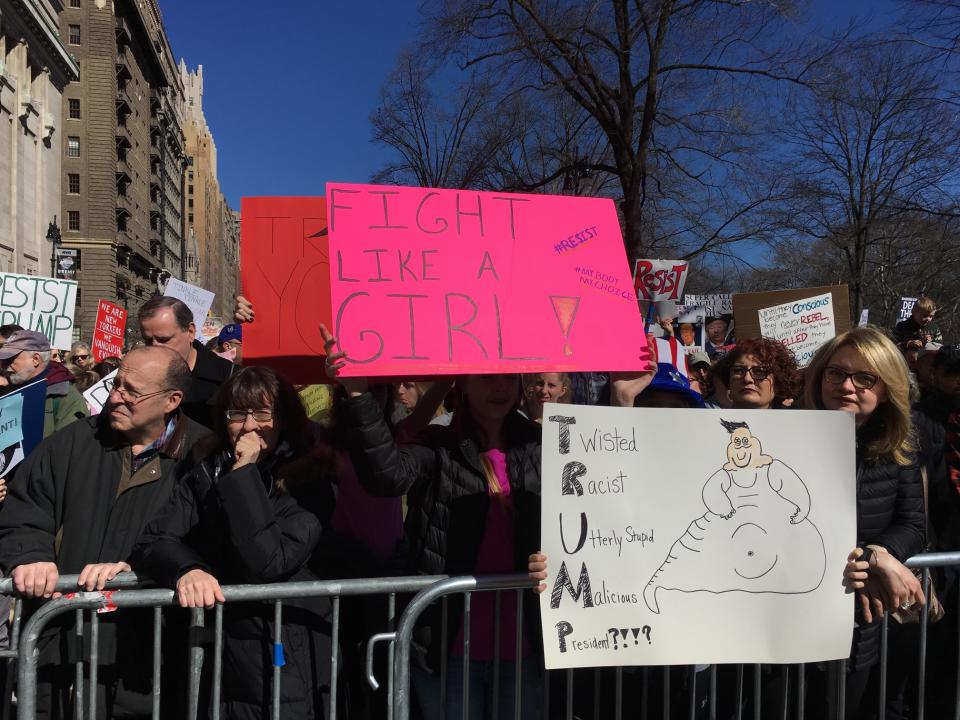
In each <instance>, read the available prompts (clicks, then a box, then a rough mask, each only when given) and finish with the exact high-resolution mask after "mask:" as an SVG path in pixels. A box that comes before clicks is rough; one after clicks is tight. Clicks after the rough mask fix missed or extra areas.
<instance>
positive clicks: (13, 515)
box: [0, 348, 207, 717]
mask: <svg viewBox="0 0 960 720" xmlns="http://www.w3.org/2000/svg"><path fill="white" fill-rule="evenodd" d="M189 386H190V371H189V368H188V367H187V365H186V363H185V362H184V361H183V359H182V358H181V357H180V356H178V355H177V354H176V353H174V352H172V351H171V350H168V349H165V348H140V349H137V350H133V351H131V352H130V353H129V354H128V355H127V357H126V358H124V360H123V363H121V365H120V369H119V371H118V372H117V376H116V379H115V383H114V386H113V389H112V391H111V392H110V396H109V399H108V401H107V405H106V407H104V410H103V412H102V413H101V414H100V415H99V416H98V417H96V418H86V419H84V420H81V421H78V422H75V423H73V424H72V425H70V426H69V427H67V428H65V429H64V430H62V431H60V432H58V433H55V434H54V435H53V436H52V437H50V438H48V439H46V440H44V441H43V442H42V443H41V444H40V445H39V446H38V447H37V448H36V450H34V452H33V453H31V455H30V457H28V458H27V459H26V460H25V461H24V463H23V465H22V466H21V467H20V468H18V472H17V473H16V475H15V477H14V478H13V479H12V481H11V485H10V494H9V496H8V498H7V501H6V505H5V507H4V509H3V512H2V513H0V568H2V570H3V571H4V573H5V574H9V575H12V577H13V580H14V585H15V586H16V588H17V590H18V592H20V593H21V594H23V595H24V596H26V597H32V598H50V597H52V596H53V594H54V589H55V587H56V583H57V579H58V577H59V575H60V574H61V573H63V574H67V573H80V574H81V581H82V582H83V584H84V587H86V589H88V590H92V589H95V588H96V589H102V587H103V584H104V583H105V582H106V581H107V580H109V579H112V578H113V577H114V576H115V575H116V574H117V573H119V572H122V571H124V570H127V569H129V566H128V565H127V564H126V562H125V561H126V560H127V558H128V557H129V555H130V553H131V551H132V549H133V545H134V543H135V542H136V540H137V537H138V536H139V535H140V533H141V532H142V530H143V529H144V527H145V526H146V524H147V522H148V521H149V520H150V519H151V518H152V517H153V515H155V514H156V513H157V512H158V511H159V510H160V509H161V508H162V507H163V506H164V504H165V503H166V502H167V500H168V499H169V497H170V494H171V492H172V489H173V486H174V484H175V482H176V480H177V479H178V478H179V477H180V476H182V475H183V474H184V473H185V472H186V470H187V466H188V462H189V457H190V454H189V451H190V449H191V448H192V446H193V445H194V443H195V442H196V441H197V440H198V439H200V438H201V437H203V436H205V435H206V434H207V432H206V430H205V429H204V428H202V427H201V426H199V425H197V424H196V423H194V422H192V421H191V420H190V419H188V418H186V417H185V416H183V414H182V413H181V412H180V404H181V402H182V400H183V397H184V395H185V393H186V392H187V390H188V389H189ZM118 615H119V614H118ZM109 619H110V620H114V618H109ZM138 619H139V620H140V622H135V621H136V620H138ZM121 625H122V627H121ZM151 632H152V628H151V625H150V623H149V621H147V622H143V618H142V617H139V618H138V616H137V613H136V612H135V611H126V612H125V613H124V614H123V617H118V618H117V619H116V620H115V621H113V622H103V623H102V624H101V628H100V637H101V646H100V662H101V663H103V665H104V666H103V667H102V668H101V674H100V678H101V683H102V685H101V687H100V688H99V690H100V692H101V694H104V693H105V696H106V697H109V698H110V702H109V703H106V708H105V711H104V712H105V715H98V716H106V717H113V716H124V717H138V716H140V715H141V714H145V715H146V716H149V711H150V693H149V689H150V688H149V682H148V681H147V680H146V679H148V678H149V677H150V674H149V670H150V667H149V660H145V658H149V657H150V653H148V652H146V651H145V648H148V647H150V646H151V640H150V633H151ZM73 641H74V635H73V633H62V634H58V633H57V632H56V631H55V630H54V631H53V632H50V633H49V634H47V635H46V636H45V637H44V638H43V639H42V640H41V645H40V648H39V649H40V664H41V671H42V673H43V679H42V681H41V685H42V686H43V687H41V688H40V690H41V692H38V709H39V710H40V711H41V714H42V715H43V714H44V713H51V714H52V715H53V716H57V715H59V716H61V717H65V715H63V714H62V713H63V711H64V710H65V709H66V706H67V704H68V703H69V695H70V694H69V686H70V682H71V678H70V675H71V673H72V671H71V670H70V669H69V665H66V662H67V661H68V659H69V658H70V657H71V655H72V653H73V652H74V651H75V649H76V648H72V647H71V646H70V644H71V643H73ZM145 662H146V666H145V664H144V663H145Z"/></svg>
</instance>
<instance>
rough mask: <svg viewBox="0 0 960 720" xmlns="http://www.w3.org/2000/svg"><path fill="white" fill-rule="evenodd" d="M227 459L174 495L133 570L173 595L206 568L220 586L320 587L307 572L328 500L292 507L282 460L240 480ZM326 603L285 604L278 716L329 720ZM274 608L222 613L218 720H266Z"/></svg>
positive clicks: (199, 472)
mask: <svg viewBox="0 0 960 720" xmlns="http://www.w3.org/2000/svg"><path fill="white" fill-rule="evenodd" d="M232 462H233V460H232V458H231V457H230V455H229V454H226V453H218V454H216V455H214V456H212V457H209V458H207V459H206V460H204V461H203V462H202V463H200V464H199V465H198V466H197V467H196V468H195V470H194V471H193V472H191V473H190V474H189V475H188V476H186V477H185V478H184V479H183V480H182V481H181V482H180V483H179V484H178V486H177V488H176V490H175V492H174V495H173V497H172V498H171V499H170V502H169V503H168V504H167V506H166V507H165V508H164V509H163V510H162V511H161V512H160V514H159V515H158V516H157V517H156V518H154V520H153V521H152V522H151V523H150V524H149V526H148V527H147V529H146V531H145V533H144V534H143V536H142V537H141V539H140V541H139V542H138V543H137V547H136V549H135V550H134V553H133V558H132V561H131V564H132V565H133V567H134V570H136V571H137V572H141V573H145V574H146V575H148V576H150V577H151V578H153V579H154V580H156V581H157V582H158V583H161V584H163V585H166V586H167V587H171V588H175V587H176V583H177V580H179V578H180V577H181V575H183V574H184V573H185V572H187V571H188V570H190V569H193V568H201V569H203V570H206V571H207V572H209V573H211V574H212V575H214V576H215V577H216V578H217V579H218V580H219V582H220V583H221V584H222V585H231V584H242V583H252V584H261V583H271V582H281V581H287V580H315V579H316V576H315V575H313V574H312V573H310V572H309V571H308V570H307V565H308V562H309V561H310V559H311V556H312V554H313V552H314V549H315V548H316V546H317V543H318V542H319V540H320V535H321V521H322V519H323V518H326V517H329V515H330V513H331V512H332V494H331V493H330V492H327V490H328V489H327V488H323V487H319V486H318V485H317V484H316V483H314V484H311V483H304V484H302V485H301V486H300V488H299V490H298V491H295V492H297V497H294V496H292V495H290V494H287V493H285V492H280V491H279V490H278V484H277V465H278V463H277V460H276V458H268V459H266V460H263V461H261V462H260V463H259V464H258V465H247V466H245V467H242V468H240V469H238V470H236V471H231V470H229V468H230V466H231V465H232ZM329 608H330V606H329V603H328V602H327V601H326V600H322V599H312V600H302V601H285V602H284V605H283V626H282V627H283V629H282V633H281V637H282V641H283V650H284V659H285V662H286V665H285V666H284V668H283V682H282V683H281V695H280V702H281V705H282V710H281V714H282V715H283V717H285V718H314V717H323V714H324V706H325V703H326V700H325V699H324V698H325V696H326V695H327V694H328V693H329V688H330V676H329V664H330V663H329V659H330V652H331V644H330V640H329V635H330V626H329V623H328V616H329ZM273 612H274V608H273V604H272V603H258V604H250V603H240V604H236V605H231V604H228V605H226V606H225V609H224V646H223V689H222V696H221V711H222V716H223V717H225V718H228V719H236V718H251V719H252V718H261V717H266V716H268V715H269V708H270V703H271V685H272V679H271V678H272V673H273V653H274V649H273V642H274V633H273V627H274V623H273Z"/></svg>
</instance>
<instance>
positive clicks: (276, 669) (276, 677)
mask: <svg viewBox="0 0 960 720" xmlns="http://www.w3.org/2000/svg"><path fill="white" fill-rule="evenodd" d="M285 664H286V660H285V659H284V656H283V603H282V602H280V601H279V600H277V601H276V602H275V603H274V604H273V687H272V692H273V703H272V713H271V715H270V717H271V718H272V720H280V669H281V668H282V667H283V666H284V665H285Z"/></svg>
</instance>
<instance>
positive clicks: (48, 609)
mask: <svg viewBox="0 0 960 720" xmlns="http://www.w3.org/2000/svg"><path fill="white" fill-rule="evenodd" d="M444 579H445V576H416V577H397V578H372V579H358V580H330V581H315V582H289V583H275V584H271V585H235V586H225V587H223V588H222V591H223V595H224V598H225V600H226V603H228V604H234V603H242V602H251V603H252V602H256V603H264V602H272V603H273V619H274V643H275V647H277V645H279V644H280V643H281V631H282V627H283V603H284V601H289V600H294V599H304V598H320V597H326V598H330V600H331V603H332V621H331V626H332V637H331V644H332V648H333V650H332V653H331V657H330V664H331V678H332V682H331V687H330V695H329V709H328V716H327V717H328V718H330V719H331V720H333V719H335V718H336V713H337V682H336V678H337V675H338V663H339V653H338V634H339V628H340V622H339V620H340V601H341V598H344V597H350V596H385V597H386V598H387V599H388V604H387V618H385V620H386V622H387V623H388V624H389V625H391V626H392V624H393V622H394V620H395V613H396V600H397V595H398V594H413V593H418V592H420V591H421V590H424V589H426V588H429V587H431V586H432V585H434V584H436V583H437V582H439V581H442V580H444ZM58 587H59V586H58ZM73 589H76V580H75V579H74V585H73ZM175 602H176V600H175V594H174V592H173V591H172V590H166V589H149V590H146V589H129V590H127V589H118V590H115V591H112V592H110V593H109V594H107V593H105V592H76V593H71V594H70V596H64V597H60V598H57V599H54V600H50V601H48V602H47V603H45V604H44V605H42V606H40V608H38V609H37V611H36V612H35V613H34V614H33V616H32V617H31V618H30V619H29V621H27V623H26V625H25V626H24V628H23V631H22V633H21V638H20V645H19V655H18V664H19V668H18V687H17V696H18V703H17V717H18V720H34V718H35V717H36V713H37V669H38V660H39V653H38V648H37V643H38V641H39V639H40V637H41V634H42V633H43V631H44V629H45V628H46V627H48V625H49V624H50V623H51V621H53V620H54V619H55V618H58V617H60V616H63V615H65V614H68V613H75V614H76V625H75V628H74V630H73V632H75V633H76V635H77V637H78V638H80V639H82V638H85V637H86V638H88V639H89V642H88V643H87V644H88V646H89V648H90V657H89V663H84V658H82V657H81V658H79V659H78V661H77V663H76V679H75V682H74V684H73V701H72V705H73V711H74V720H84V718H89V719H90V720H93V718H95V717H96V711H97V693H96V688H97V673H98V657H97V650H98V638H99V629H100V617H99V615H98V613H97V610H98V609H101V608H104V607H106V606H107V605H109V607H110V609H111V610H113V609H116V610H117V611H120V612H122V611H123V610H124V609H126V608H153V657H152V716H153V718H154V720H158V719H159V718H160V702H161V695H162V688H161V674H160V666H161V654H160V649H161V645H160V643H161V620H162V609H163V608H164V607H166V606H171V605H173V604H175ZM223 609H224V605H223V604H218V605H216V606H215V608H214V609H213V610H211V611H209V612H211V613H212V614H213V623H214V628H213V638H212V643H213V651H212V653H211V654H212V656H213V658H212V660H213V662H212V666H213V674H212V678H211V682H212V685H211V690H210V694H211V704H210V707H211V716H212V718H213V719H214V720H218V719H219V716H220V702H219V701H220V697H221V687H222V684H221V670H222V653H223ZM88 611H89V619H86V618H85V617H84V616H85V614H87V613H88ZM87 625H89V630H87ZM205 626H206V611H204V610H193V611H192V612H191V618H190V631H191V641H190V645H189V647H190V662H189V663H188V674H189V677H188V698H187V717H188V720H195V718H197V716H198V712H199V709H200V708H199V702H200V699H201V673H202V669H203V665H204V663H205V662H206V660H207V651H206V650H205V649H204V646H203V645H204V644H203V643H202V642H199V641H197V636H198V635H199V634H200V632H201V631H202V629H203V628H205ZM87 633H88V634H87ZM392 654H393V649H392V647H391V650H390V655H391V661H392ZM85 664H88V666H89V667H88V670H87V674H86V677H85V676H84V665H85ZM282 665H283V660H282V657H281V658H279V659H277V658H275V660H274V663H273V678H272V683H271V693H272V695H271V718H273V720H279V718H280V687H281V683H282ZM86 688H89V689H90V693H89V697H85V692H84V691H85V689H86ZM391 690H392V676H391V687H389V688H388V693H387V715H388V718H392V716H393V693H392V692H390V691H391Z"/></svg>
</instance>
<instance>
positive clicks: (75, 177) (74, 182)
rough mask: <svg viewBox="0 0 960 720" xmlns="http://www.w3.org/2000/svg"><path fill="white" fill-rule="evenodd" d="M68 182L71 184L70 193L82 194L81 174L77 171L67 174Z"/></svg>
mask: <svg viewBox="0 0 960 720" xmlns="http://www.w3.org/2000/svg"><path fill="white" fill-rule="evenodd" d="M67 184H68V185H69V188H70V189H69V191H68V192H69V193H70V194H71V195H79V194H80V175H79V174H77V173H70V174H69V175H67Z"/></svg>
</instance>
